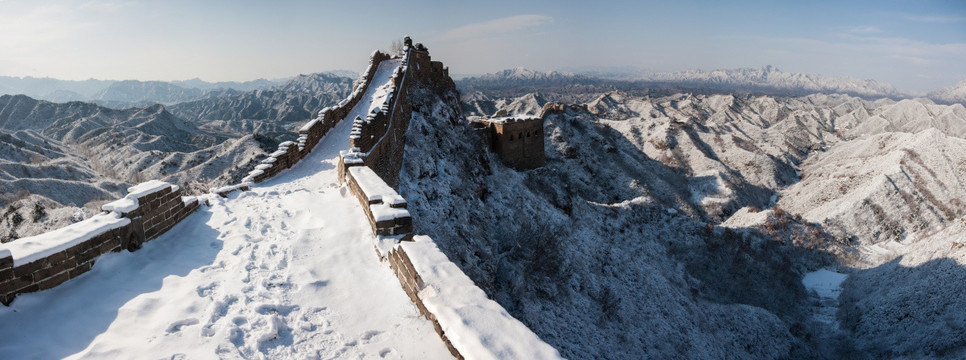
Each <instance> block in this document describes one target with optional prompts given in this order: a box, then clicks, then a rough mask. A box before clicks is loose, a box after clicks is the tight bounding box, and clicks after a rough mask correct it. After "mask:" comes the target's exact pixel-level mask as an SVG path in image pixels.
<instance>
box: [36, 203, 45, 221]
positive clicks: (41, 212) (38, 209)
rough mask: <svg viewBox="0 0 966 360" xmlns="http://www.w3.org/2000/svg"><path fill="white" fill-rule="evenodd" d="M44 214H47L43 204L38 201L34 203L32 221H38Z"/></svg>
mask: <svg viewBox="0 0 966 360" xmlns="http://www.w3.org/2000/svg"><path fill="white" fill-rule="evenodd" d="M45 216H47V208H45V207H44V205H43V204H41V203H39V202H38V203H34V212H33V218H34V222H38V221H40V219H43V218H44V217H45Z"/></svg>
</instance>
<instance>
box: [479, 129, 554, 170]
mask: <svg viewBox="0 0 966 360" xmlns="http://www.w3.org/2000/svg"><path fill="white" fill-rule="evenodd" d="M478 124H479V125H477V126H480V127H486V129H487V132H488V134H487V135H489V136H487V138H489V143H490V144H489V145H490V147H491V148H492V149H493V151H494V152H496V153H497V155H499V156H500V159H502V160H503V163H504V164H506V165H507V166H509V167H511V168H514V169H517V170H527V169H533V168H538V167H541V166H543V165H544V163H545V154H544V151H543V143H544V140H543V119H542V118H539V117H519V116H506V117H497V118H484V119H481V120H479V123H478Z"/></svg>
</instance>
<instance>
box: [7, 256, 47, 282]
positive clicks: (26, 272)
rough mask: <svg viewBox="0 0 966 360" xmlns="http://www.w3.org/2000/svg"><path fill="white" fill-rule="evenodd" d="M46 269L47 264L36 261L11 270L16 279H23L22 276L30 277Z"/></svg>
mask: <svg viewBox="0 0 966 360" xmlns="http://www.w3.org/2000/svg"><path fill="white" fill-rule="evenodd" d="M46 267H47V264H45V263H44V260H43V259H38V260H37V261H34V262H30V263H26V264H23V265H20V266H17V267H15V268H13V273H14V276H16V277H18V278H19V277H24V276H32V275H33V273H35V272H38V271H40V270H43V269H45V268H46Z"/></svg>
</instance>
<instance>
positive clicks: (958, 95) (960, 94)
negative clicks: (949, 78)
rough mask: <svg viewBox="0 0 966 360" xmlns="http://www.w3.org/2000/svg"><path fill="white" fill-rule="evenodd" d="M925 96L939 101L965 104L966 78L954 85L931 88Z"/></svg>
mask: <svg viewBox="0 0 966 360" xmlns="http://www.w3.org/2000/svg"><path fill="white" fill-rule="evenodd" d="M926 97H928V98H930V99H932V100H933V101H936V102H939V103H944V104H953V103H960V104H964V105H966V80H963V81H960V82H959V83H957V84H956V85H953V86H950V87H944V88H939V89H936V90H933V91H931V92H929V94H927V95H926Z"/></svg>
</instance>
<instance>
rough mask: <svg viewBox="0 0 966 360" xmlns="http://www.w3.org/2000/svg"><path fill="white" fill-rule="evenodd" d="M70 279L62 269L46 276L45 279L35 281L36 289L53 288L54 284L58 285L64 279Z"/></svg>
mask: <svg viewBox="0 0 966 360" xmlns="http://www.w3.org/2000/svg"><path fill="white" fill-rule="evenodd" d="M67 280H70V276H68V274H67V271H63V272H60V273H57V274H55V275H52V276H50V277H48V278H47V279H45V280H43V281H40V282H38V283H37V289H38V290H47V289H50V288H53V287H54V286H57V285H60V284H62V283H64V282H65V281H67Z"/></svg>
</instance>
